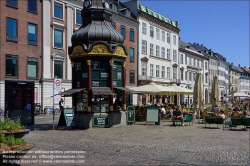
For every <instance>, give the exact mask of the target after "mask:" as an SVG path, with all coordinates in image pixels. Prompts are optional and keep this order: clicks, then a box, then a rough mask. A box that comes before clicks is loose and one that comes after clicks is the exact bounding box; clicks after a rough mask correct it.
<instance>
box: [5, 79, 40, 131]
mask: <svg viewBox="0 0 250 166" xmlns="http://www.w3.org/2000/svg"><path fill="white" fill-rule="evenodd" d="M34 86H35V82H34V81H14V80H6V81H5V103H6V105H5V115H6V114H7V113H8V115H7V116H8V117H9V118H10V119H13V120H15V119H19V120H20V122H21V124H22V125H25V126H33V125H34V109H35V106H34V89H35V88H34Z"/></svg>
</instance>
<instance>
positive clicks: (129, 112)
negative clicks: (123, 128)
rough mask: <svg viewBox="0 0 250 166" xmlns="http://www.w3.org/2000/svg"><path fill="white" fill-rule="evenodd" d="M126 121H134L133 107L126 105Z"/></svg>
mask: <svg viewBox="0 0 250 166" xmlns="http://www.w3.org/2000/svg"><path fill="white" fill-rule="evenodd" d="M127 122H129V123H131V122H132V123H133V122H135V107H133V106H128V108H127Z"/></svg>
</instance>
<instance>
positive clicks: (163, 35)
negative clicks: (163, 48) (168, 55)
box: [161, 31, 165, 42]
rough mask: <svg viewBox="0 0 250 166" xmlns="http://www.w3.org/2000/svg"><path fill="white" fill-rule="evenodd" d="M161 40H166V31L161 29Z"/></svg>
mask: <svg viewBox="0 0 250 166" xmlns="http://www.w3.org/2000/svg"><path fill="white" fill-rule="evenodd" d="M161 40H162V41H164V42H165V31H161Z"/></svg>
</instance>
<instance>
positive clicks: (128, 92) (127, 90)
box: [114, 87, 140, 94]
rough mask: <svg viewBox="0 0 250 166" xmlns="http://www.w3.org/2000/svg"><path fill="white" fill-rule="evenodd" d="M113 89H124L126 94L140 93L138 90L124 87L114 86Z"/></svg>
mask: <svg viewBox="0 0 250 166" xmlns="http://www.w3.org/2000/svg"><path fill="white" fill-rule="evenodd" d="M114 89H120V90H124V91H126V93H127V94H140V93H139V92H137V91H134V90H132V89H129V88H126V87H114Z"/></svg>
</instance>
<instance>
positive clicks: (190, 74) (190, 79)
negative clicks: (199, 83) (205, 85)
mask: <svg viewBox="0 0 250 166" xmlns="http://www.w3.org/2000/svg"><path fill="white" fill-rule="evenodd" d="M189 81H192V73H191V72H189Z"/></svg>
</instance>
